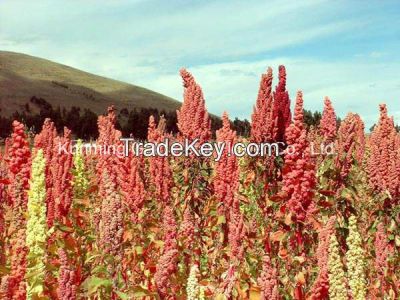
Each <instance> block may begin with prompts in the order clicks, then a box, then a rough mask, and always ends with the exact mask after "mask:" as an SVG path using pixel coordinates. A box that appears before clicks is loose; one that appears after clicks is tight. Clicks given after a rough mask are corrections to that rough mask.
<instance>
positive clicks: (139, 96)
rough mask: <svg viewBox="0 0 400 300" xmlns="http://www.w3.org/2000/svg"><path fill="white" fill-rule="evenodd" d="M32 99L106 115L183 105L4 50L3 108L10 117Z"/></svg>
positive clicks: (0, 62) (0, 54)
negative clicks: (114, 110)
mask: <svg viewBox="0 0 400 300" xmlns="http://www.w3.org/2000/svg"><path fill="white" fill-rule="evenodd" d="M32 96H36V97H39V98H44V99H46V101H48V102H49V103H50V104H51V105H52V106H53V107H58V106H61V107H66V108H70V107H72V106H78V107H80V108H82V109H83V108H88V109H90V110H92V111H93V112H95V113H97V114H100V113H104V112H105V109H106V108H107V106H109V105H110V104H114V105H115V106H116V108H117V109H121V108H127V109H129V110H132V109H134V108H157V109H159V110H165V111H172V110H176V109H177V108H179V106H180V102H178V101H176V100H174V99H172V98H169V97H167V96H164V95H161V94H159V93H156V92H153V91H151V90H148V89H145V88H142V87H139V86H135V85H132V84H128V83H125V82H121V81H117V80H113V79H109V78H105V77H102V76H97V75H94V74H90V73H87V72H84V71H80V70H78V69H75V68H71V67H68V66H65V65H62V64H58V63H55V62H52V61H49V60H46V59H42V58H38V57H33V56H29V55H25V54H21V53H14V52H5V51H0V109H1V114H2V115H10V114H12V113H13V112H15V111H16V110H20V109H21V108H22V106H23V105H24V104H25V103H27V102H28V101H29V99H30V98H31V97H32Z"/></svg>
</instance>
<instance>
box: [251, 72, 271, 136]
mask: <svg viewBox="0 0 400 300" xmlns="http://www.w3.org/2000/svg"><path fill="white" fill-rule="evenodd" d="M274 124H275V121H274V117H273V97H272V69H271V68H268V70H267V73H266V74H262V76H261V81H260V88H259V90H258V97H257V101H256V105H255V106H254V108H253V114H252V115H251V140H252V141H253V142H255V143H261V142H272V140H273V130H274Z"/></svg>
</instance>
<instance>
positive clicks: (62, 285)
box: [57, 249, 77, 300]
mask: <svg viewBox="0 0 400 300" xmlns="http://www.w3.org/2000/svg"><path fill="white" fill-rule="evenodd" d="M58 255H59V257H60V265H61V266H60V274H59V276H58V290H57V295H58V299H60V300H75V299H77V297H76V291H77V286H76V283H75V280H76V274H75V272H74V271H73V270H72V269H71V266H70V263H69V262H68V257H67V254H66V253H65V251H64V249H59V250H58Z"/></svg>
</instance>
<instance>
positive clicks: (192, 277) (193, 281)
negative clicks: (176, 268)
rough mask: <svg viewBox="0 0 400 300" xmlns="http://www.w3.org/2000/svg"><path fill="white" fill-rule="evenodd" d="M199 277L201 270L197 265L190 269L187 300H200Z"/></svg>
mask: <svg viewBox="0 0 400 300" xmlns="http://www.w3.org/2000/svg"><path fill="white" fill-rule="evenodd" d="M198 275H199V268H198V267H197V265H193V266H192V267H191V268H190V273H189V277H188V280H187V285H186V299H187V300H197V299H199V293H200V287H199V282H198V280H197V276H198Z"/></svg>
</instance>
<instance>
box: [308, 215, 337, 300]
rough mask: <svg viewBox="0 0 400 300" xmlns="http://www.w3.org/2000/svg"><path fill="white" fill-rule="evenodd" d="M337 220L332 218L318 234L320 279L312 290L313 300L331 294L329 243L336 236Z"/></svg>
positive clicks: (317, 253) (318, 278) (324, 297)
mask: <svg viewBox="0 0 400 300" xmlns="http://www.w3.org/2000/svg"><path fill="white" fill-rule="evenodd" d="M335 222H336V218H335V217H331V218H330V219H329V220H328V222H327V223H326V225H325V227H323V228H322V229H321V230H320V232H319V234H318V238H319V239H318V240H319V242H318V248H317V252H316V255H317V258H318V268H319V273H318V277H317V279H316V281H315V283H314V285H313V287H312V289H311V297H310V298H311V299H312V300H318V299H326V298H328V294H329V278H328V256H329V243H330V239H331V236H332V235H334V234H335V227H334V226H335Z"/></svg>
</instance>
